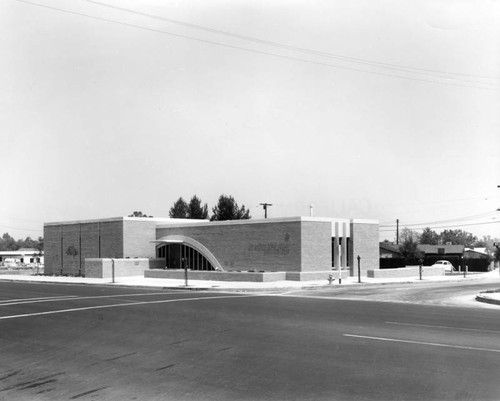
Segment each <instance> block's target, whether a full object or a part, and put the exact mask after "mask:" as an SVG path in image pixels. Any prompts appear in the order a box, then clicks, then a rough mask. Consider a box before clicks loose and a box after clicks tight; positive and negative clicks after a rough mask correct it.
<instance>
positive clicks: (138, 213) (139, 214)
mask: <svg viewBox="0 0 500 401" xmlns="http://www.w3.org/2000/svg"><path fill="white" fill-rule="evenodd" d="M128 217H153V216H148V215H147V214H144V213H142V212H141V211H138V212H133V213H132V214H129V215H128Z"/></svg>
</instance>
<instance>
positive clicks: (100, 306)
mask: <svg viewBox="0 0 500 401" xmlns="http://www.w3.org/2000/svg"><path fill="white" fill-rule="evenodd" d="M251 297H255V295H224V296H217V297H196V298H181V299H164V300H161V301H142V302H133V303H127V304H115V305H97V306H87V307H84V308H72V309H61V310H54V311H47V312H36V313H25V314H22V315H10V316H0V320H7V319H17V318H22V317H32V316H43V315H55V314H58V313H70V312H80V311H86V310H93V309H107V308H120V307H123V306H136V305H151V304H166V303H170V302H183V301H203V300H210V299H226V298H251Z"/></svg>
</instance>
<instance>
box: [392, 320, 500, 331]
mask: <svg viewBox="0 0 500 401" xmlns="http://www.w3.org/2000/svg"><path fill="white" fill-rule="evenodd" d="M385 323H386V324H394V325H398V326H416V327H432V328H436V329H448V330H463V331H480V332H481V331H482V332H485V333H500V331H499V330H485V329H470V328H466V327H452V326H433V325H430V324H417V323H400V322H385Z"/></svg>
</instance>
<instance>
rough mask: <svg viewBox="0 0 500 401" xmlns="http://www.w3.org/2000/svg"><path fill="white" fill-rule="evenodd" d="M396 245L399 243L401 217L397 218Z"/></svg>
mask: <svg viewBox="0 0 500 401" xmlns="http://www.w3.org/2000/svg"><path fill="white" fill-rule="evenodd" d="M396 245H399V219H396Z"/></svg>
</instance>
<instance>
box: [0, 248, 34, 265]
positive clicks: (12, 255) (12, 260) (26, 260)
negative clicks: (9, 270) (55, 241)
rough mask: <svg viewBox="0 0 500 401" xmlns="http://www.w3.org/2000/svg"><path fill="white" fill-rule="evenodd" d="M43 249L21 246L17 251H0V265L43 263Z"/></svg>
mask: <svg viewBox="0 0 500 401" xmlns="http://www.w3.org/2000/svg"><path fill="white" fill-rule="evenodd" d="M43 262H44V255H43V251H39V250H38V249H35V248H21V249H18V250H17V251H1V252H0V266H3V267H21V266H35V265H43Z"/></svg>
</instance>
